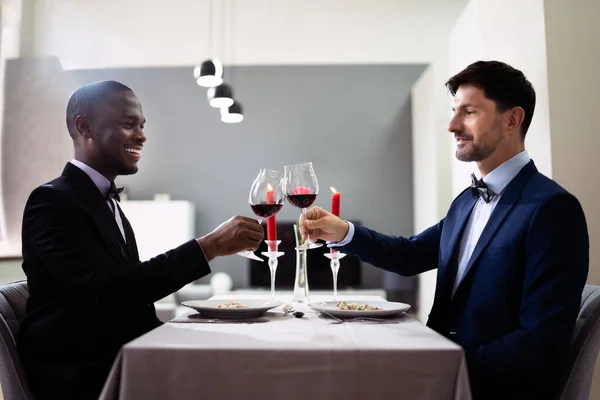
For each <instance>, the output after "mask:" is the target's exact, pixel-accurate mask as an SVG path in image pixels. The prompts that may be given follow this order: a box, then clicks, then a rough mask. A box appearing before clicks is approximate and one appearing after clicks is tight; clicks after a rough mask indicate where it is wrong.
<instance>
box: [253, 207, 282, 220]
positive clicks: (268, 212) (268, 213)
mask: <svg viewBox="0 0 600 400" xmlns="http://www.w3.org/2000/svg"><path fill="white" fill-rule="evenodd" d="M250 207H252V211H254V214H256V215H257V216H259V217H261V218H269V217H272V216H273V215H275V214H277V212H278V211H279V210H281V207H283V204H252V205H251V206H250Z"/></svg>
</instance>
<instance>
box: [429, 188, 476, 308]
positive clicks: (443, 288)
mask: <svg viewBox="0 0 600 400" xmlns="http://www.w3.org/2000/svg"><path fill="white" fill-rule="evenodd" d="M463 197H464V198H463V199H461V200H462V202H463V204H462V205H458V208H459V210H460V211H459V215H458V216H457V217H456V223H455V224H454V229H453V230H452V234H451V235H450V240H449V241H448V244H447V246H446V247H445V248H446V251H445V252H444V257H443V259H442V264H441V265H440V267H439V277H438V285H437V288H438V289H437V290H436V298H437V297H438V296H442V297H444V298H449V296H450V294H451V293H452V286H453V283H454V277H455V276H456V267H457V261H456V260H457V257H458V249H459V244H460V239H461V238H462V234H463V232H464V230H465V226H466V225H467V222H468V221H469V216H470V215H471V212H472V211H473V208H474V207H475V203H477V199H475V198H473V196H472V195H471V193H470V192H467V193H465V194H463ZM442 246H443V244H442Z"/></svg>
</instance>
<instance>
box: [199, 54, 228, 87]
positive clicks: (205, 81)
mask: <svg viewBox="0 0 600 400" xmlns="http://www.w3.org/2000/svg"><path fill="white" fill-rule="evenodd" d="M194 77H195V78H196V83H198V85H200V86H203V87H215V86H218V85H220V84H221V83H223V65H222V64H221V62H220V61H219V60H216V59H214V60H206V61H204V62H203V63H202V65H200V67H196V68H195V69H194Z"/></svg>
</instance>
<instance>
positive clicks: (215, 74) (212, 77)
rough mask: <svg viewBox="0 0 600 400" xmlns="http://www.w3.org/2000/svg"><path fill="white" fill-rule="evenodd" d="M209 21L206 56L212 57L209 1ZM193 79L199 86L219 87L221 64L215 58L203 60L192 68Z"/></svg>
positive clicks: (212, 27)
mask: <svg viewBox="0 0 600 400" xmlns="http://www.w3.org/2000/svg"><path fill="white" fill-rule="evenodd" d="M209 4H210V7H209V20H208V35H207V37H208V46H207V47H208V54H209V55H210V56H211V57H212V55H213V51H214V48H213V30H214V26H213V16H214V10H213V9H214V0H210V3H209ZM194 79H196V83H197V84H198V85H199V86H202V87H206V88H210V87H215V86H219V85H220V84H221V83H223V64H222V63H221V61H219V60H218V59H216V58H210V59H208V60H204V61H203V62H202V64H200V65H196V67H195V68H194Z"/></svg>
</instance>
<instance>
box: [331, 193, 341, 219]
mask: <svg viewBox="0 0 600 400" xmlns="http://www.w3.org/2000/svg"><path fill="white" fill-rule="evenodd" d="M330 189H331V192H332V193H333V194H332V195H331V213H332V214H333V215H335V216H336V217H339V216H340V198H341V196H342V194H341V193H340V192H338V191H337V190H335V188H334V187H330Z"/></svg>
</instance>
